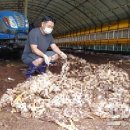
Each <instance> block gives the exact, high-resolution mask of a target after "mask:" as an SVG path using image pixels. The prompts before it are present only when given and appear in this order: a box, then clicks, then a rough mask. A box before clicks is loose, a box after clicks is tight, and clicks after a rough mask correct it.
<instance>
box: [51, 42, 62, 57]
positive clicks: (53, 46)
mask: <svg viewBox="0 0 130 130" xmlns="http://www.w3.org/2000/svg"><path fill="white" fill-rule="evenodd" d="M51 49H52V50H53V51H54V52H56V53H57V54H59V55H60V54H61V53H62V51H61V50H60V49H59V47H58V46H57V45H56V44H55V43H53V44H51Z"/></svg>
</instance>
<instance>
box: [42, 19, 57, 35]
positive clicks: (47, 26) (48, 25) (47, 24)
mask: <svg viewBox="0 0 130 130" xmlns="http://www.w3.org/2000/svg"><path fill="white" fill-rule="evenodd" d="M41 28H42V30H43V31H44V32H45V33H46V30H49V29H50V30H53V28H54V23H53V22H52V21H47V22H42V24H41Z"/></svg>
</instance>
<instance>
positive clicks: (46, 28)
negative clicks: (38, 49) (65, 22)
mask: <svg viewBox="0 0 130 130" xmlns="http://www.w3.org/2000/svg"><path fill="white" fill-rule="evenodd" d="M52 30H53V29H52V28H48V27H45V29H44V32H45V33H46V34H50V33H51V32H52Z"/></svg>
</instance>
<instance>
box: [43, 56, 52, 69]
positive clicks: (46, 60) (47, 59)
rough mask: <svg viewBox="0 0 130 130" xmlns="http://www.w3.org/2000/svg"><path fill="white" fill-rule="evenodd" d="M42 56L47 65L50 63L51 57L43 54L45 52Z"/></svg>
mask: <svg viewBox="0 0 130 130" xmlns="http://www.w3.org/2000/svg"><path fill="white" fill-rule="evenodd" d="M43 57H44V61H45V63H46V64H47V65H48V66H49V64H50V60H51V59H50V58H49V57H48V56H47V55H45V54H44V56H43Z"/></svg>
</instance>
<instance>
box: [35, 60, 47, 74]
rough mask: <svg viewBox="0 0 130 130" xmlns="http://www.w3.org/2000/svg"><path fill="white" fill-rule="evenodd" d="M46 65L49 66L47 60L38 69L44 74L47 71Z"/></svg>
mask: <svg viewBox="0 0 130 130" xmlns="http://www.w3.org/2000/svg"><path fill="white" fill-rule="evenodd" d="M46 67H47V64H46V63H45V62H43V63H42V64H41V65H40V66H38V68H37V70H36V71H37V72H38V73H39V74H44V73H46Z"/></svg>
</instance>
